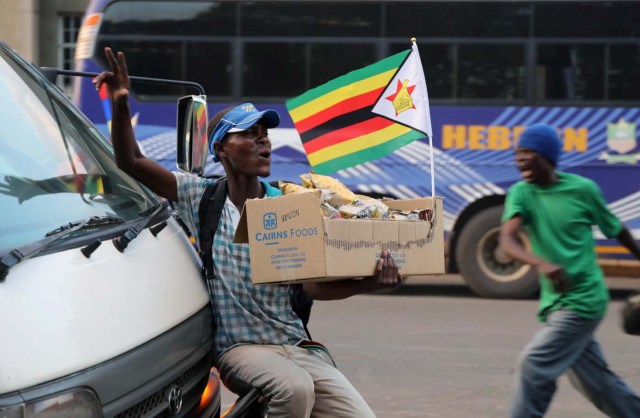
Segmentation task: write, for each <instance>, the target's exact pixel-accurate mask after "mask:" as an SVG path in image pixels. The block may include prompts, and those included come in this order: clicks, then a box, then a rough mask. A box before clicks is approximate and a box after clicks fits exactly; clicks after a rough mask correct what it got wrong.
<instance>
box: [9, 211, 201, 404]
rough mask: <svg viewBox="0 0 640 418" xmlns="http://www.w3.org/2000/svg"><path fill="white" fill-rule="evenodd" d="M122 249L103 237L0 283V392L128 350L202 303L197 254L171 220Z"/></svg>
mask: <svg viewBox="0 0 640 418" xmlns="http://www.w3.org/2000/svg"><path fill="white" fill-rule="evenodd" d="M168 223H169V224H168V226H167V227H166V228H165V229H164V230H163V231H162V232H161V233H160V234H158V236H157V237H154V236H153V235H152V234H151V233H150V232H149V231H148V230H145V231H142V232H141V233H140V235H139V236H138V237H137V238H136V239H135V240H133V241H132V242H131V243H130V244H129V246H128V248H127V249H126V250H125V251H124V253H120V252H118V251H117V250H116V248H115V247H114V245H113V244H112V243H111V242H110V241H105V242H103V243H102V245H101V246H100V247H99V248H98V249H97V250H96V251H95V252H94V253H93V254H92V255H91V258H85V257H84V255H83V254H82V253H81V252H80V248H75V249H71V250H67V251H62V252H58V253H53V254H48V255H44V256H40V257H35V258H32V259H28V260H24V261H23V262H21V263H19V264H17V265H16V266H14V267H13V268H12V269H11V271H10V272H9V275H8V276H7V279H6V282H4V283H0V318H2V321H0V335H2V336H3V337H2V338H3V341H2V344H1V345H0V394H5V393H9V392H12V391H16V390H20V389H25V388H28V387H30V386H33V385H37V384H40V383H43V382H47V381H50V380H53V379H57V378H60V377H63V376H66V375H68V374H71V373H75V372H78V371H80V370H83V369H86V368H89V367H92V366H95V365H97V364H100V363H102V362H105V361H107V360H109V359H111V358H113V357H115V356H118V355H120V354H122V353H125V352H127V351H128V350H131V349H133V348H135V347H137V346H139V345H141V344H144V343H145V342H147V341H149V340H151V339H153V338H154V337H157V336H158V335H160V334H162V333H163V332H165V331H167V330H169V329H171V328H172V327H174V326H176V325H178V324H180V323H181V322H183V321H184V320H186V319H187V318H189V317H191V316H192V315H194V314H195V313H196V312H198V311H199V310H201V309H202V308H203V307H204V306H205V305H207V304H208V303H209V297H208V292H207V290H206V286H205V285H204V283H203V281H202V279H201V276H200V271H199V262H198V257H197V255H196V254H195V251H194V250H193V248H192V246H191V244H190V243H189V241H188V239H187V238H186V236H185V235H184V232H183V231H182V230H181V228H180V227H179V226H178V225H177V223H176V222H175V220H173V219H169V220H168Z"/></svg>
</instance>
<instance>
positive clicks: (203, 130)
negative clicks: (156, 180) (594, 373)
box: [176, 96, 209, 175]
mask: <svg viewBox="0 0 640 418" xmlns="http://www.w3.org/2000/svg"><path fill="white" fill-rule="evenodd" d="M177 121H178V122H177V123H178V126H177V129H176V132H177V156H176V163H177V166H178V169H180V170H182V171H186V172H188V173H195V174H198V175H202V172H203V171H204V166H205V164H206V162H207V155H208V153H209V149H208V148H209V147H208V142H209V138H207V123H208V122H209V119H208V117H207V101H206V97H205V96H185V97H182V98H180V99H179V100H178V118H177Z"/></svg>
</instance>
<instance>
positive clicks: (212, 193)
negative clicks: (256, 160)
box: [198, 177, 313, 340]
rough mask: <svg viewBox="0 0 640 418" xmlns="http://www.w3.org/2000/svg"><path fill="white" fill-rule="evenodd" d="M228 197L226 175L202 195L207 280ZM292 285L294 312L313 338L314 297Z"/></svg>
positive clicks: (200, 213) (200, 234) (200, 235)
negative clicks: (310, 326)
mask: <svg viewBox="0 0 640 418" xmlns="http://www.w3.org/2000/svg"><path fill="white" fill-rule="evenodd" d="M270 184H271V185H272V186H274V187H278V182H277V181H272V182H270ZM226 198H227V179H226V177H222V178H220V179H218V180H216V181H215V182H214V183H211V184H210V185H208V186H207V188H206V189H205V191H204V193H203V195H202V200H201V201H200V206H199V207H198V219H199V220H200V230H199V231H198V238H199V240H200V249H199V251H198V254H199V255H200V259H201V260H202V275H203V278H204V279H205V280H213V279H215V272H214V269H213V252H212V246H213V237H214V236H215V235H216V230H217V229H218V223H219V221H220V216H222V208H223V207H224V202H225V200H226ZM292 286H293V294H292V295H291V305H292V307H293V312H294V313H295V314H296V315H297V316H298V318H300V319H301V320H302V325H303V326H304V330H305V332H306V334H307V338H308V339H309V340H311V335H310V334H309V330H308V329H307V324H308V323H309V317H310V316H311V306H312V305H313V299H312V298H311V297H310V296H309V295H308V294H307V293H306V292H305V291H304V289H303V287H302V284H300V283H296V284H293V285H292Z"/></svg>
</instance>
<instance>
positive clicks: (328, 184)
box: [300, 171, 357, 207]
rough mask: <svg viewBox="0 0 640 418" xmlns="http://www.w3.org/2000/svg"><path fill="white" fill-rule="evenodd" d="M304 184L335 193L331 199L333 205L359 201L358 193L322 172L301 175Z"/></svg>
mask: <svg viewBox="0 0 640 418" xmlns="http://www.w3.org/2000/svg"><path fill="white" fill-rule="evenodd" d="M300 179H301V180H302V185H303V186H304V187H313V188H315V189H327V190H330V191H332V192H334V193H335V196H333V197H332V199H331V204H332V205H333V206H336V207H337V206H340V205H341V204H342V205H345V204H351V203H355V202H356V201H357V197H356V195H355V194H354V193H353V192H352V191H351V190H349V189H348V188H347V187H346V186H345V185H344V184H342V182H341V181H340V180H338V179H334V178H333V177H329V176H323V175H322V174H317V173H314V172H313V171H312V172H310V173H309V174H303V175H301V176H300Z"/></svg>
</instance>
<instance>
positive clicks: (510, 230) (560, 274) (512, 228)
mask: <svg viewBox="0 0 640 418" xmlns="http://www.w3.org/2000/svg"><path fill="white" fill-rule="evenodd" d="M521 229H522V218H520V216H514V217H512V218H511V219H509V220H507V221H506V222H504V223H503V224H502V227H501V228H500V246H501V247H502V250H503V251H504V252H506V253H507V254H509V255H510V256H511V257H513V258H515V259H517V260H519V261H522V262H523V263H525V264H530V265H532V266H534V267H536V268H537V269H538V270H540V271H541V272H542V273H543V274H544V275H545V276H547V277H548V278H549V280H551V282H552V283H553V287H554V288H555V290H556V291H557V292H559V293H564V292H566V291H567V280H566V276H565V273H564V270H563V269H562V266H559V265H557V264H553V263H550V262H548V261H546V260H544V259H542V258H540V257H537V256H536V255H534V254H532V253H531V252H529V251H527V249H526V248H525V247H524V246H523V245H522V244H521V243H520V241H519V240H518V233H519V232H520V230H521Z"/></svg>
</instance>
